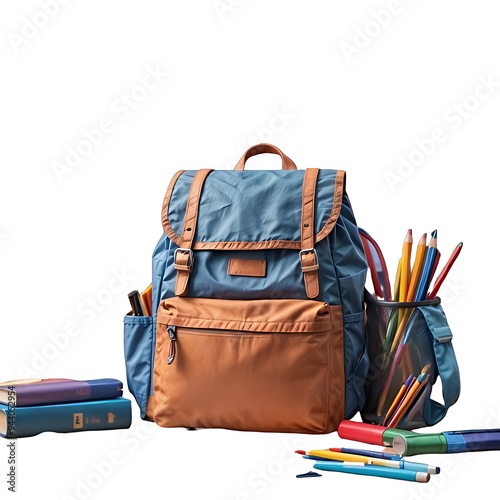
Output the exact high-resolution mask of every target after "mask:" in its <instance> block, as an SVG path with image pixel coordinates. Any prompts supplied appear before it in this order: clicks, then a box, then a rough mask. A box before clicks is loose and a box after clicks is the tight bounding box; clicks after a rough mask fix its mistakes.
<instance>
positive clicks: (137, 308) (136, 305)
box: [128, 290, 144, 316]
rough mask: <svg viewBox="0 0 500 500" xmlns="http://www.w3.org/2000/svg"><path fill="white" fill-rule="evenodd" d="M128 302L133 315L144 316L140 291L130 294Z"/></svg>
mask: <svg viewBox="0 0 500 500" xmlns="http://www.w3.org/2000/svg"><path fill="white" fill-rule="evenodd" d="M128 300H129V301H130V306H131V307H132V313H133V315H134V316H144V310H143V308H142V304H141V298H140V294H139V291H138V290H133V291H132V292H130V293H129V294H128Z"/></svg>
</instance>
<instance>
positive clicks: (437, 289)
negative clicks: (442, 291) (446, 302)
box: [427, 242, 463, 299]
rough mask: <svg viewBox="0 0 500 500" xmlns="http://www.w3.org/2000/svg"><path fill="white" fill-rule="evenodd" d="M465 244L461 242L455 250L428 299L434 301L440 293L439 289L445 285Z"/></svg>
mask: <svg viewBox="0 0 500 500" xmlns="http://www.w3.org/2000/svg"><path fill="white" fill-rule="evenodd" d="M462 247H463V243H462V242H460V243H459V244H458V245H457V246H456V247H455V249H454V250H453V252H452V254H451V256H450V258H449V259H448V262H447V263H446V264H445V266H444V267H443V270H442V271H441V272H440V273H439V275H438V277H437V278H436V281H435V282H434V286H433V287H432V290H431V291H430V292H429V294H428V295H427V298H428V299H433V298H434V297H435V296H436V294H437V292H438V291H439V288H440V287H441V285H442V284H443V281H444V279H445V278H446V276H447V275H448V273H449V271H450V269H451V266H453V263H454V262H455V260H457V257H458V256H459V255H460V252H461V251H462Z"/></svg>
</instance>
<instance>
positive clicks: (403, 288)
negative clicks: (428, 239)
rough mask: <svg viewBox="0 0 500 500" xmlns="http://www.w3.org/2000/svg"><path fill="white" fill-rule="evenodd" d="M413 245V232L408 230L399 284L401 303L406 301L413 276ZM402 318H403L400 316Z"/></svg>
mask: <svg viewBox="0 0 500 500" xmlns="http://www.w3.org/2000/svg"><path fill="white" fill-rule="evenodd" d="M412 244H413V236H412V230H411V229H408V232H407V233H406V238H405V240H404V242H403V252H402V255H401V278H400V282H399V300H400V301H401V302H403V301H405V300H406V295H407V293H408V285H409V283H410V274H411V267H410V266H411V263H410V261H411V247H412ZM400 318H401V316H400Z"/></svg>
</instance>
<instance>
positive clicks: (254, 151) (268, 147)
mask: <svg viewBox="0 0 500 500" xmlns="http://www.w3.org/2000/svg"><path fill="white" fill-rule="evenodd" d="M262 153H271V154H275V155H279V156H281V168H282V169H283V170H297V165H295V163H294V162H293V161H292V160H291V159H290V158H288V156H286V155H285V154H284V153H283V151H281V150H280V149H278V148H277V147H276V146H273V145H272V144H266V143H262V144H256V145H255V146H252V147H251V148H249V149H247V150H246V152H245V154H244V155H243V156H242V157H241V158H240V161H239V162H238V163H237V164H236V167H234V170H244V169H245V163H246V161H247V160H248V159H249V158H251V157H252V156H256V155H260V154H262Z"/></svg>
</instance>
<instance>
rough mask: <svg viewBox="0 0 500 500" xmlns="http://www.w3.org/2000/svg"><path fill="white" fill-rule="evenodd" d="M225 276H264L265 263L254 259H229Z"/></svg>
mask: <svg viewBox="0 0 500 500" xmlns="http://www.w3.org/2000/svg"><path fill="white" fill-rule="evenodd" d="M227 274H229V275H231V276H253V277H256V278H264V277H265V276H266V261H265V260H256V259H229V264H228V266H227Z"/></svg>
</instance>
